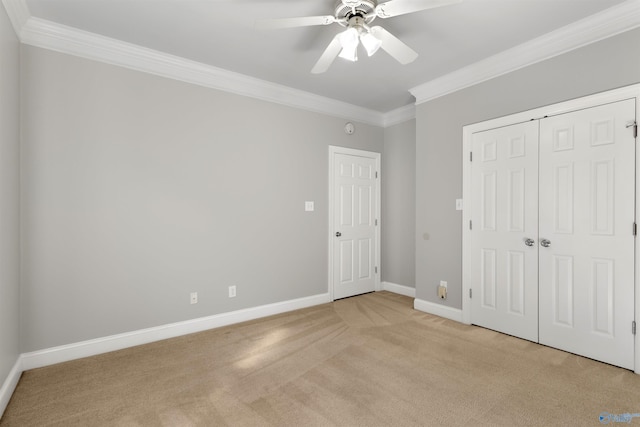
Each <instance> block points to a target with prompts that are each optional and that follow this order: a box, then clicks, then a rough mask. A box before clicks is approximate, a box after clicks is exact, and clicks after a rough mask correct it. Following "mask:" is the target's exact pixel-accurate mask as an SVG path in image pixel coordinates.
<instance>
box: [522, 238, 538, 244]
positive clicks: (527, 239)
mask: <svg viewBox="0 0 640 427" xmlns="http://www.w3.org/2000/svg"><path fill="white" fill-rule="evenodd" d="M535 243H536V241H535V240H533V239H529V238H528V237H525V239H524V244H525V245H527V246H533V245H534V244H535Z"/></svg>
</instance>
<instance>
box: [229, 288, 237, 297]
mask: <svg viewBox="0 0 640 427" xmlns="http://www.w3.org/2000/svg"><path fill="white" fill-rule="evenodd" d="M235 296H236V286H235V285H233V286H229V298H235Z"/></svg>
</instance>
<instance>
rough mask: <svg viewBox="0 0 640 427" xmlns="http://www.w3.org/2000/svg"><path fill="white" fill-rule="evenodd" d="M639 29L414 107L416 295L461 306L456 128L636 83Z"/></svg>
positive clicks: (639, 64)
mask: <svg viewBox="0 0 640 427" xmlns="http://www.w3.org/2000/svg"><path fill="white" fill-rule="evenodd" d="M638 52H640V29H636V30H633V31H629V32H627V33H623V34H621V35H618V36H616V37H612V38H609V39H606V40H603V41H601V42H598V43H595V44H592V45H589V46H586V47H583V48H581V49H577V50H575V51H572V52H569V53H566V54H564V55H561V56H558V57H555V58H552V59H549V60H547V61H544V62H541V63H538V64H535V65H532V66H529V67H526V68H523V69H521V70H518V71H515V72H513V73H510V74H507V75H504V76H501V77H498V78H495V79H493V80H490V81H487V82H484V83H481V84H478V85H475V86H472V87H470V88H467V89H464V90H461V91H458V92H455V93H453V94H450V95H448V96H445V97H442V98H438V99H436V100H433V101H430V102H427V103H424V104H421V105H419V106H418V107H417V111H416V127H417V129H416V135H417V142H416V180H417V181H416V194H417V199H416V297H417V298H419V299H422V300H427V301H431V302H436V303H440V300H439V299H438V298H437V295H436V287H437V285H438V283H439V281H440V280H447V281H448V282H449V286H448V299H447V300H446V301H444V304H445V305H447V306H451V307H454V308H461V307H462V295H461V290H462V284H461V281H462V224H461V220H462V214H461V212H456V211H455V199H456V198H460V197H462V127H463V126H464V125H468V124H472V123H477V122H480V121H484V120H488V119H491V118H495V117H500V116H504V115H508V114H511V113H516V112H520V111H525V110H528V109H532V108H535V107H540V106H544V105H549V104H553V103H556V102H560V101H564V100H567V99H572V98H577V97H581V96H585V95H589V94H592V93H597V92H602V91H605V90H608V89H613V88H617V87H620V86H626V85H629V84H634V83H638V82H640V59H639V58H640V57H639V56H638Z"/></svg>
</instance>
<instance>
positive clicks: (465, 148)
mask: <svg viewBox="0 0 640 427" xmlns="http://www.w3.org/2000/svg"><path fill="white" fill-rule="evenodd" d="M633 98H635V101H636V118H635V120H636V123H637V122H638V116H639V115H640V84H635V85H630V86H625V87H622V88H619V89H613V90H609V91H606V92H601V93H597V94H594V95H588V96H585V97H581V98H576V99H572V100H569V101H564V102H560V103H557V104H552V105H547V106H544V107H538V108H534V109H531V110H528V111H523V112H520V113H516V114H511V115H508V116H504V117H499V118H495V119H491V120H487V121H484V122H480V123H474V124H471V125H467V126H464V127H463V128H462V198H463V200H464V209H463V211H462V322H463V323H466V324H468V325H470V324H471V301H470V297H469V290H470V289H471V283H472V277H471V274H472V264H471V261H472V253H471V249H472V248H471V230H470V229H469V224H470V221H471V218H472V213H473V206H472V203H471V200H472V199H471V194H472V184H471V161H470V159H471V146H472V142H473V134H474V133H477V132H482V131H486V130H490V129H495V128H499V127H503V126H509V125H514V124H518V123H523V122H527V121H530V120H536V119H541V118H544V117H547V116H555V115H558V114H565V113H570V112H572V111H577V110H582V109H585V108H590V107H595V106H598V105H602V104H608V103H613V102H618V101H622V100H625V99H633ZM638 142H639V140H638V138H636V196H635V198H636V200H635V211H636V213H635V222H636V223H637V222H638V212H640V173H638V165H640V149H639V148H638V147H637V144H638ZM634 247H635V258H634V261H635V268H634V271H635V273H634V274H635V277H634V282H635V283H634V293H635V313H634V316H635V320H636V325H638V324H640V285H639V283H640V272H639V271H638V270H639V268H638V267H639V266H640V237H638V236H636V239H635V244H634ZM629 327H631V326H629ZM639 329H640V328H639ZM639 335H640V330H637V331H636V335H635V337H634V340H635V345H634V347H635V369H634V371H635V373H636V374H640V338H639Z"/></svg>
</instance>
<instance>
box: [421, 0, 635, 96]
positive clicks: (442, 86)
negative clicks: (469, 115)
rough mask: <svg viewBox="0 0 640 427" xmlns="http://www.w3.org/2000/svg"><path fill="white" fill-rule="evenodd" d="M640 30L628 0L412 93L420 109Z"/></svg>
mask: <svg viewBox="0 0 640 427" xmlns="http://www.w3.org/2000/svg"><path fill="white" fill-rule="evenodd" d="M639 26H640V0H627V1H626V2H624V3H621V4H619V5H617V6H613V7H611V8H608V9H605V10H604V11H602V12H600V13H597V14H594V15H591V16H589V17H587V18H584V19H582V20H580V21H576V22H574V23H572V24H569V25H567V26H565V27H562V28H559V29H557V30H555V31H552V32H550V33H547V34H545V35H543V36H541V37H538V38H536V39H533V40H531V41H528V42H526V43H523V44H520V45H518V46H515V47H513V48H511V49H508V50H505V51H503V52H500V53H498V54H496V55H493V56H491V57H489V58H486V59H484V60H482V61H479V62H476V63H474V64H471V65H469V66H467V67H464V68H461V69H458V70H456V71H454V72H452V73H449V74H446V75H444V76H442V77H438V78H436V79H434V80H431V81H429V82H426V83H424V84H422V85H419V86H416V87H414V88H412V89H410V90H409V91H410V92H411V94H412V95H413V96H415V97H416V105H419V104H422V103H424V102H427V101H431V100H433V99H435V98H439V97H441V96H445V95H447V94H450V93H453V92H456V91H458V90H461V89H464V88H467V87H470V86H473V85H476V84H478V83H482V82H484V81H487V80H490V79H492V78H494V77H498V76H501V75H504V74H507V73H510V72H512V71H516V70H518V69H520V68H524V67H526V66H528V65H533V64H535V63H537V62H541V61H544V60H546V59H550V58H553V57H554V56H558V55H561V54H563V53H566V52H569V51H571V50H574V49H578V48H580V47H582V46H586V45H588V44H591V43H595V42H597V41H600V40H603V39H606V38H608V37H612V36H615V35H618V34H621V33H623V32H625V31H629V30H632V29H634V28H637V27H639ZM630 54H633V53H630Z"/></svg>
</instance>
